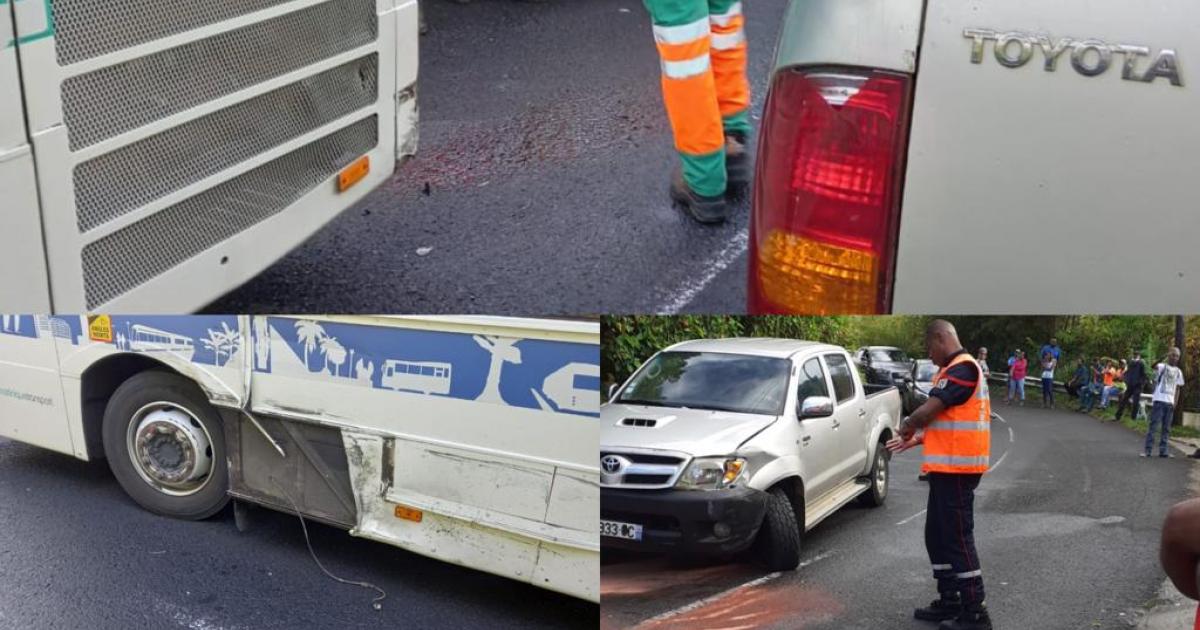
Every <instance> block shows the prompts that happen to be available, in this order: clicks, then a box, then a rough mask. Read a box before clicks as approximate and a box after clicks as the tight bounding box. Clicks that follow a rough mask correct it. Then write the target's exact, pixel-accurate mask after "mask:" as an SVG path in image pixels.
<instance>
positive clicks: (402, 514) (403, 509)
mask: <svg viewBox="0 0 1200 630" xmlns="http://www.w3.org/2000/svg"><path fill="white" fill-rule="evenodd" d="M424 515H425V513H424V512H422V511H421V510H418V509H417V508H411V507H408V506H406V505H397V506H396V518H402V519H404V520H406V521H412V522H414V523H420V522H421V517H423V516H424Z"/></svg>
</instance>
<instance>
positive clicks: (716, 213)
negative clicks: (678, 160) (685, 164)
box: [671, 168, 726, 223]
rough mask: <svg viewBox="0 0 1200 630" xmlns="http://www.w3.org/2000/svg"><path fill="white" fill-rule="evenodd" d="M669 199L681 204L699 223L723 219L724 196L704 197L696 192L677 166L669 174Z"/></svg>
mask: <svg viewBox="0 0 1200 630" xmlns="http://www.w3.org/2000/svg"><path fill="white" fill-rule="evenodd" d="M671 201H674V202H675V203H676V204H678V205H679V206H682V207H683V209H684V210H686V211H687V213H688V214H690V215H692V218H693V219H695V220H697V221H699V222H701V223H722V222H724V221H725V214H726V210H725V197H724V196H721V197H705V196H704V195H698V194H696V193H695V192H694V191H693V190H692V189H691V188H690V187H689V186H688V185H687V182H685V181H684V180H683V171H682V170H680V169H679V168H676V169H675V172H674V173H673V174H672V175H671Z"/></svg>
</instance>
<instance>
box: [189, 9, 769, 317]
mask: <svg viewBox="0 0 1200 630" xmlns="http://www.w3.org/2000/svg"><path fill="white" fill-rule="evenodd" d="M785 6H786V2H785V0H751V1H750V2H747V3H746V5H745V12H746V17H747V26H746V30H747V35H748V37H749V40H750V56H751V60H750V61H751V63H750V76H751V80H752V87H753V90H754V92H753V94H754V105H753V108H752V111H753V113H754V118H755V120H756V121H757V118H758V112H759V110H760V109H761V106H762V97H763V95H764V86H765V81H766V73H767V71H768V68H769V62H770V57H771V51H772V50H773V49H774V46H775V37H776V34H777V32H778V28H779V23H780V19H781V16H782V13H783V9H784V7H785ZM425 14H426V19H427V21H428V22H429V28H430V31H429V33H428V34H427V35H425V36H424V37H423V38H422V39H421V50H420V54H421V67H420V77H421V78H420V83H419V99H420V101H419V102H420V123H419V124H420V134H421V144H420V149H419V152H418V156H417V157H416V158H415V159H413V160H412V161H410V162H409V163H408V164H406V165H405V166H404V167H403V168H401V169H400V171H399V172H398V173H397V174H396V175H395V176H394V177H393V178H392V179H391V180H390V181H389V182H388V183H386V184H384V185H383V186H382V187H381V188H380V189H379V190H376V191H375V192H373V193H372V194H371V195H370V196H369V197H367V198H366V199H364V200H363V201H362V202H361V203H359V204H358V205H357V206H355V207H353V208H351V209H349V210H348V211H346V212H345V213H343V214H342V215H341V216H339V217H338V218H336V219H335V220H334V221H332V222H331V223H330V224H329V225H328V226H327V227H326V228H325V229H323V230H322V231H320V232H319V233H318V234H316V235H315V236H314V237H313V238H311V239H310V240H309V241H308V242H307V243H305V244H304V245H302V246H301V247H300V248H298V249H297V250H296V251H294V252H293V253H292V254H290V255H289V256H287V257H285V258H284V259H282V260H281V261H280V262H278V263H277V264H275V265H274V266H272V267H271V268H269V269H268V270H266V271H265V272H263V273H262V274H260V275H259V276H258V277H256V278H254V279H253V280H251V281H250V282H249V283H247V284H246V285H244V286H243V287H241V288H239V289H237V290H235V291H233V292H232V293H230V294H228V295H227V296H225V297H224V298H222V299H220V300H218V301H217V302H215V303H213V304H212V305H210V306H209V307H208V310H210V311H218V312H239V313H240V312H268V311H269V312H422V313H436V312H486V313H492V314H512V315H531V314H559V313H601V312H659V311H678V310H704V311H711V312H738V311H741V310H742V309H744V308H745V287H744V284H745V281H744V276H745V273H746V271H745V255H744V253H743V252H744V248H745V242H746V241H745V234H746V225H747V212H748V201H747V200H741V201H740V202H738V203H737V204H735V205H734V207H733V217H732V219H731V220H730V221H729V222H728V223H727V224H726V225H725V226H722V227H715V228H714V227H706V226H701V225H698V224H696V223H694V222H693V221H691V220H690V219H688V218H686V217H685V216H684V215H683V214H682V213H681V212H679V211H678V210H674V209H673V208H672V207H671V204H670V202H669V200H668V199H667V195H666V189H667V182H668V177H669V174H670V170H671V167H672V165H673V164H674V160H675V158H674V153H673V149H672V143H671V134H670V129H669V127H668V123H667V118H666V114H665V112H664V110H663V106H662V98H661V95H660V87H659V66H658V59H657V53H656V51H655V48H654V40H653V37H652V36H651V32H650V22H649V17H648V15H647V13H646V11H645V9H644V8H643V7H642V4H641V2H640V1H639V0H547V1H545V2H530V1H521V0H473V1H472V2H471V3H469V4H457V3H454V2H450V1H449V0H442V1H429V0H426V2H425Z"/></svg>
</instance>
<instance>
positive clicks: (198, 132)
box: [74, 54, 378, 231]
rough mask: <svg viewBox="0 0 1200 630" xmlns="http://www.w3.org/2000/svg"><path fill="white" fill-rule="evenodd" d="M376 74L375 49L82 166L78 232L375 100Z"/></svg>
mask: <svg viewBox="0 0 1200 630" xmlns="http://www.w3.org/2000/svg"><path fill="white" fill-rule="evenodd" d="M377 74H378V58H377V55H374V54H372V55H369V56H367V57H363V58H362V59H357V60H355V61H352V62H350V63H347V64H344V65H341V66H338V67H336V68H333V69H330V70H327V71H325V72H323V73H321V74H317V75H314V76H311V77H308V78H305V79H303V80H301V81H298V82H296V83H292V84H289V85H286V86H284V87H281V88H279V89H276V90H274V91H271V92H267V93H266V94H262V95H260V96H258V97H256V98H253V99H250V100H248V101H243V102H241V103H238V104H236V105H233V106H231V107H227V108H225V109H222V110H219V111H216V112H213V113H211V114H209V115H207V116H204V117H201V118H197V119H195V120H192V121H190V122H187V123H184V124H182V125H180V126H178V127H174V128H172V129H169V130H167V131H164V132H162V133H159V134H156V135H153V136H150V137H148V138H145V139H144V140H139V141H137V142H134V143H132V144H129V145H126V146H124V147H121V148H120V149H117V150H115V151H113V152H112V153H106V154H104V155H101V156H99V157H97V158H94V159H92V160H89V161H87V162H84V163H82V164H80V165H78V166H77V167H75V174H74V175H75V204H76V210H77V212H78V222H79V229H80V231H86V230H89V229H91V228H94V227H96V226H98V225H101V224H103V223H105V222H107V221H111V220H112V219H114V218H117V217H119V216H121V215H123V214H125V213H126V212H129V211H130V210H134V209H136V208H139V207H141V206H143V205H145V204H146V203H148V202H150V201H153V200H154V199H157V198H159V197H162V196H163V195H166V194H168V193H170V192H172V191H175V190H178V189H180V188H183V187H184V186H187V185H189V184H192V183H195V182H197V181H200V180H202V179H204V178H205V177H208V176H210V175H213V174H215V173H218V172H220V171H222V170H224V169H226V168H229V167H231V166H233V165H235V164H238V163H239V162H242V161H244V160H246V159H248V158H251V157H253V156H255V155H258V154H260V153H262V152H264V151H267V150H269V149H271V148H273V147H275V146H278V145H279V144H282V143H283V142H286V141H288V140H291V139H293V138H296V137H298V136H301V135H303V134H305V133H307V132H310V131H312V130H314V129H316V128H318V127H320V126H322V125H324V124H326V123H329V122H332V121H334V120H336V119H338V118H340V117H342V116H345V115H346V114H349V113H351V112H353V111H355V110H358V109H361V108H363V107H366V106H368V105H370V104H372V103H374V102H375V100H376V94H377V90H376V84H377V81H376V79H377Z"/></svg>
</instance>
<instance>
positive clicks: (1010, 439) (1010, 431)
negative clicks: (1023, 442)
mask: <svg viewBox="0 0 1200 630" xmlns="http://www.w3.org/2000/svg"><path fill="white" fill-rule="evenodd" d="M1016 441H1017V438H1016V437H1014V436H1013V430H1012V427H1008V443H1009V444H1012V443H1013V442H1016Z"/></svg>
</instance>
